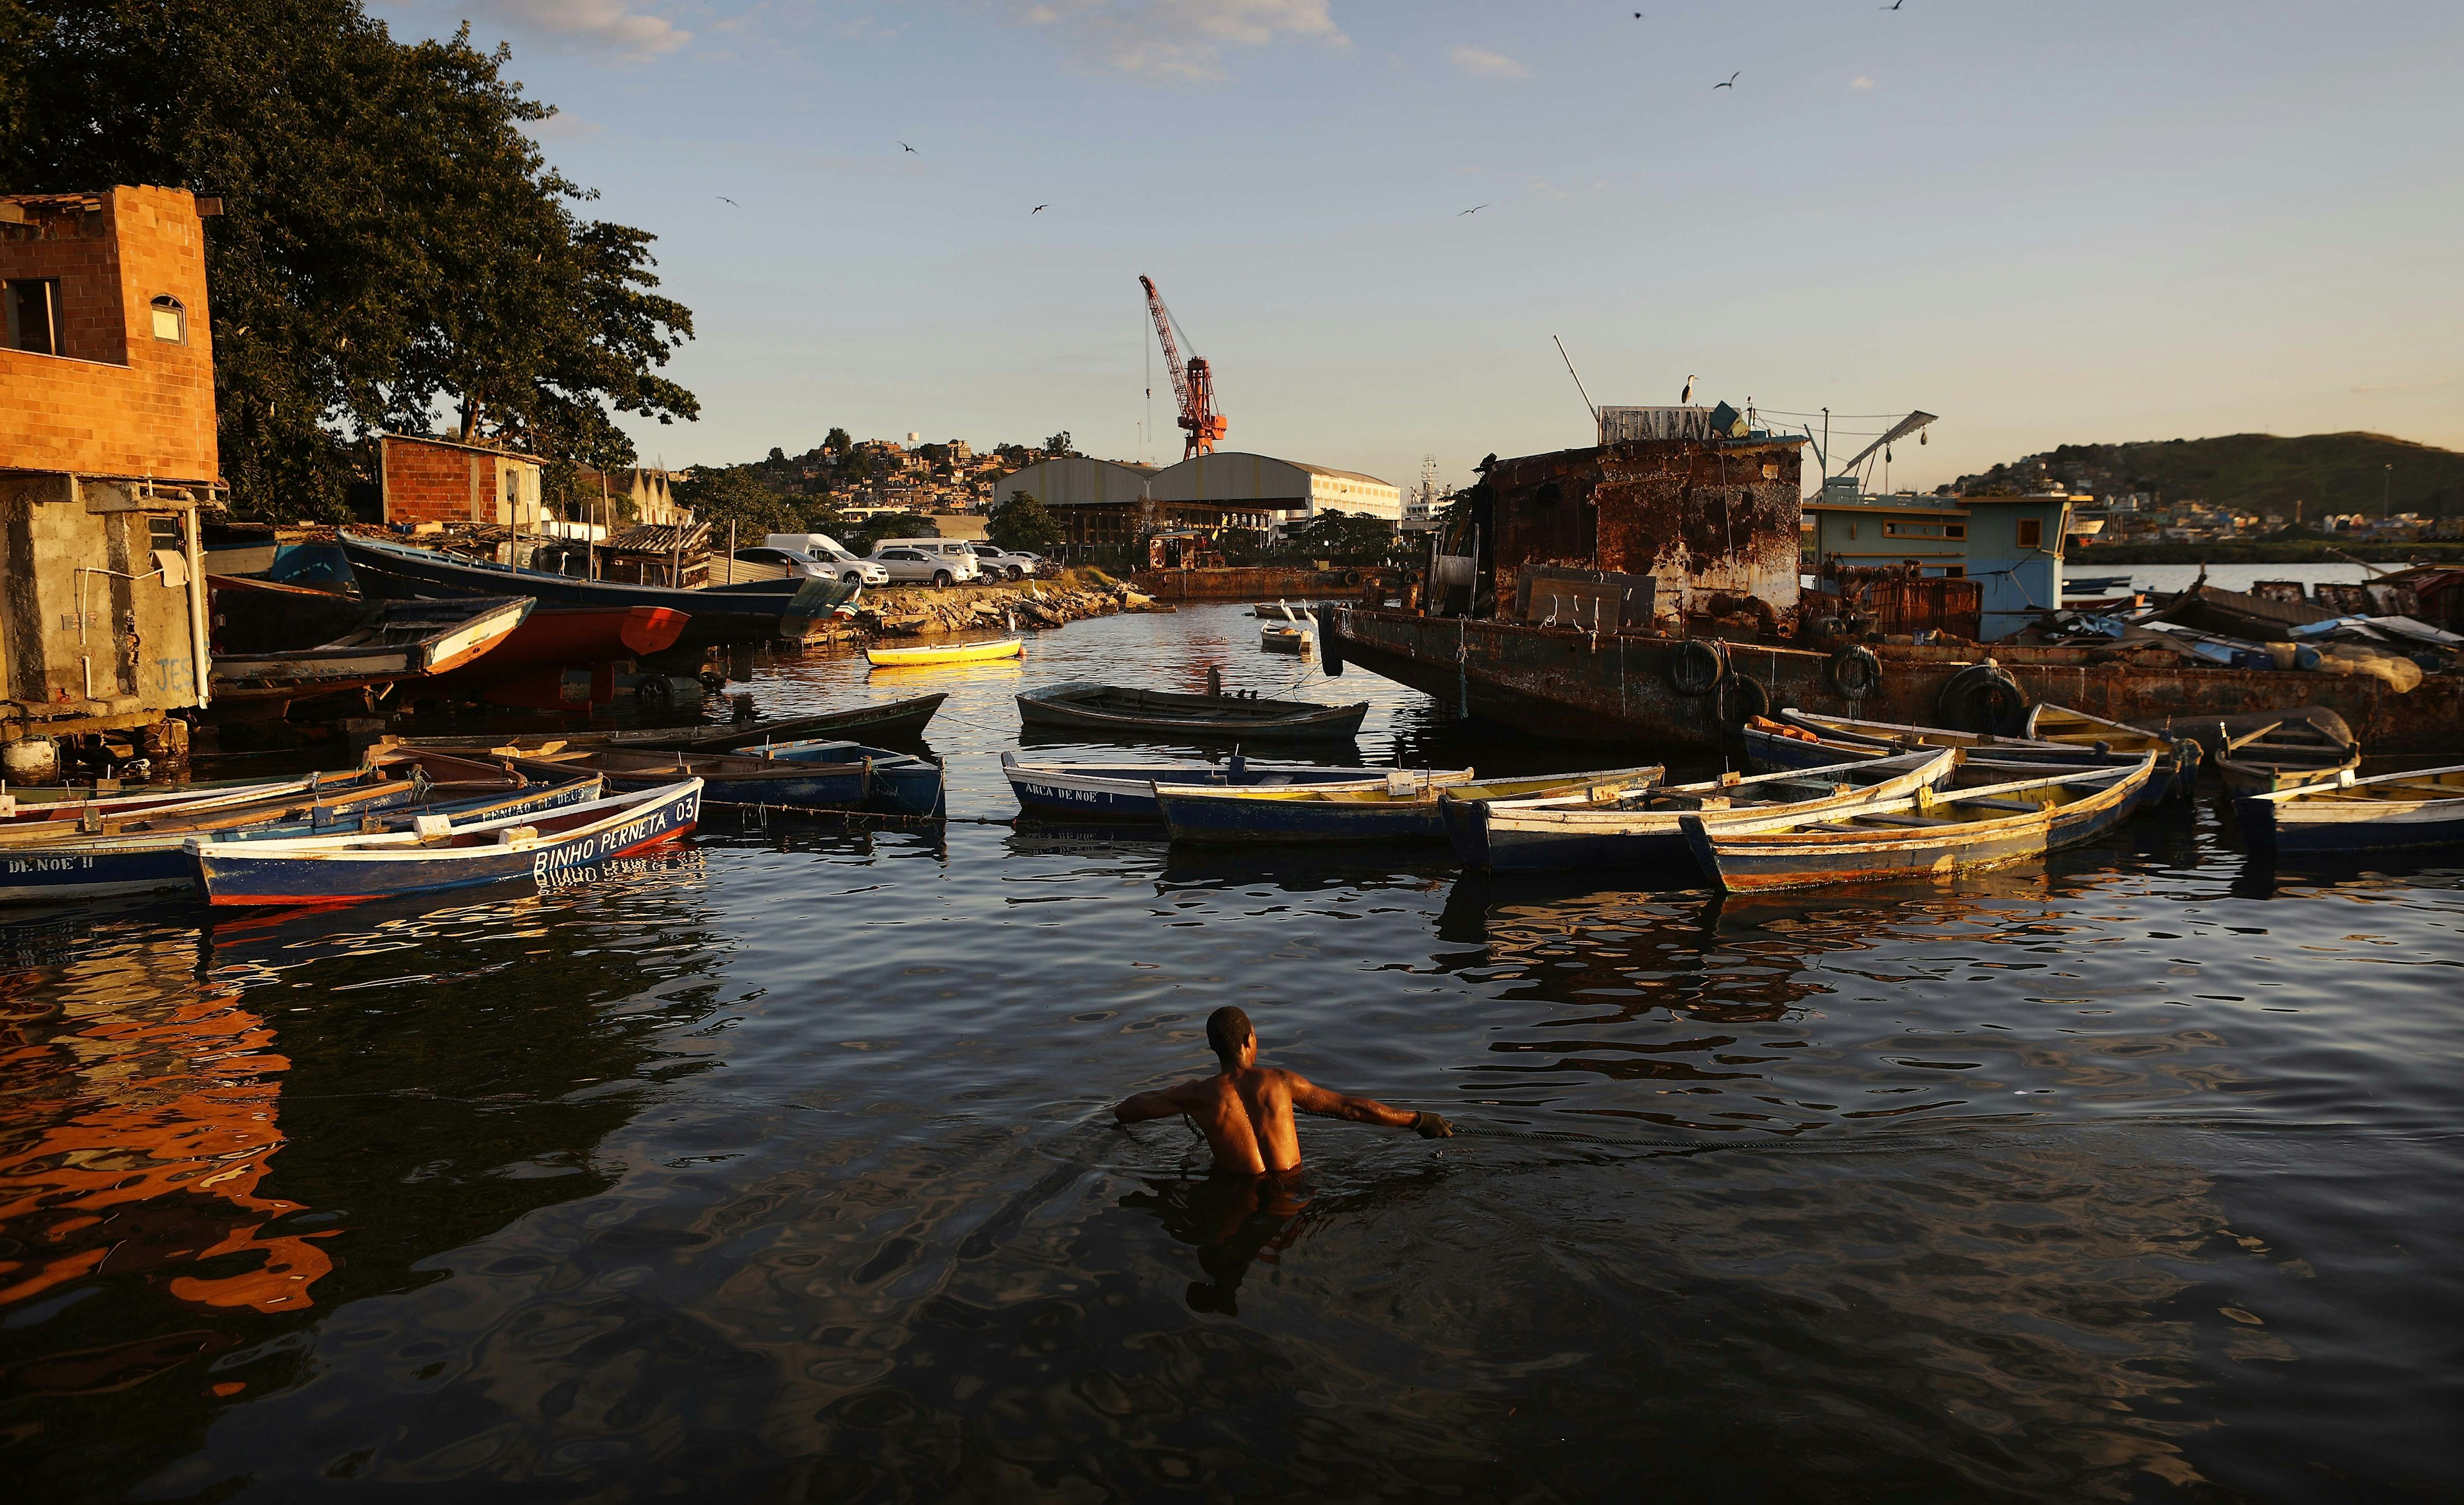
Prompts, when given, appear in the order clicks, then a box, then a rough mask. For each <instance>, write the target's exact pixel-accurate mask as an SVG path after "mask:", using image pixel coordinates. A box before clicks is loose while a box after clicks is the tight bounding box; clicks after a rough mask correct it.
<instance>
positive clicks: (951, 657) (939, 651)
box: [864, 637, 1026, 669]
mask: <svg viewBox="0 0 2464 1505" xmlns="http://www.w3.org/2000/svg"><path fill="white" fill-rule="evenodd" d="M1025 651H1026V639H1024V638H1023V637H1004V638H998V639H995V640H994V641H991V642H984V643H929V644H925V645H924V646H922V647H918V648H868V649H866V650H865V651H864V656H865V661H866V662H868V663H869V664H871V665H872V667H873V668H875V669H922V668H927V667H929V666H931V665H934V664H981V663H990V662H991V661H993V660H994V659H997V658H1016V657H1018V656H1019V655H1020V654H1021V653H1024V652H1025Z"/></svg>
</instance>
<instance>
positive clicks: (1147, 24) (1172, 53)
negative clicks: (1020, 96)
mask: <svg viewBox="0 0 2464 1505" xmlns="http://www.w3.org/2000/svg"><path fill="white" fill-rule="evenodd" d="M1331 3H1332V0H1036V3H1033V4H1028V5H1023V6H1021V7H1020V8H1019V11H1018V14H1019V18H1020V19H1021V20H1023V21H1024V22H1025V23H1026V24H1028V25H1029V26H1040V27H1048V28H1050V29H1051V30H1052V31H1053V32H1054V33H1056V34H1058V35H1060V36H1061V37H1063V38H1064V39H1065V42H1066V44H1067V47H1068V49H1069V51H1070V52H1071V54H1072V55H1074V56H1076V57H1077V59H1078V60H1079V61H1080V62H1081V63H1083V64H1087V65H1090V66H1093V67H1098V68H1103V69H1107V70H1110V71H1111V72H1113V73H1121V74H1127V75H1130V76H1131V77H1139V78H1146V79H1150V80H1153V81H1155V82H1161V83H1206V82H1212V81H1213V80H1215V79H1218V78H1221V77H1224V72H1225V70H1224V64H1223V59H1224V55H1225V54H1226V53H1227V52H1229V51H1230V50H1232V49H1234V48H1240V47H1266V46H1271V45H1272V44H1274V43H1276V42H1279V41H1284V40H1287V39H1291V40H1301V41H1310V42H1316V43H1318V44H1320V45H1322V46H1326V47H1349V46H1351V45H1352V38H1351V37H1349V36H1346V35H1345V34H1344V33H1343V29H1342V28H1340V27H1338V26H1336V25H1335V24H1334V17H1333V15H1332V14H1331V12H1330V11H1329V6H1330V5H1331Z"/></svg>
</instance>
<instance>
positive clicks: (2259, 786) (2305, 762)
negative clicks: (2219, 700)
mask: <svg viewBox="0 0 2464 1505" xmlns="http://www.w3.org/2000/svg"><path fill="white" fill-rule="evenodd" d="M2361 765H2362V750H2361V748H2359V747H2357V746H2355V745H2353V744H2352V743H2350V742H2340V741H2336V740H2335V739H2334V738H2333V737H2331V736H2329V735H2328V734H2327V733H2326V732H2324V731H2322V730H2321V729H2320V728H2319V727H2317V726H2314V725H2312V724H2311V723H2310V722H2308V721H2272V722H2270V723H2268V724H2267V725H2265V726H2261V727H2259V728H2258V729H2257V730H2255V731H2250V732H2244V733H2243V734H2242V735H2240V736H2238V737H2233V738H2228V739H2227V740H2226V741H2225V743H2224V745H2223V746H2221V747H2218V748H2217V749H2216V774H2217V776H2218V777H2220V778H2222V779H2223V780H2224V782H2225V788H2226V790H2227V791H2228V792H2230V793H2232V794H2234V795H2236V796H2242V795H2252V794H2273V793H2276V792H2277V791H2278V790H2281V789H2298V788H2300V787H2301V786H2304V785H2310V784H2317V783H2319V782H2321V780H2327V781H2333V780H2335V779H2337V778H2339V777H2341V776H2343V775H2344V774H2348V773H2351V772H2353V771H2355V770H2356V769H2358V768H2360V767H2361Z"/></svg>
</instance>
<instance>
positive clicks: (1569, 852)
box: [1439, 748, 1959, 876]
mask: <svg viewBox="0 0 2464 1505" xmlns="http://www.w3.org/2000/svg"><path fill="white" fill-rule="evenodd" d="M1958 767H1959V755H1958V754H1957V753H1956V752H1953V751H1952V750H1950V749H1948V748H1944V749H1941V750H1939V751H1935V752H1930V753H1925V752H1918V753H1897V754H1892V755H1890V756H1888V757H1884V758H1875V759H1865V758H1858V759H1850V760H1848V761H1846V762H1844V763H1836V764H1823V765H1821V766H1818V767H1815V768H1810V769H1805V770H1795V769H1786V770H1776V771H1771V772H1766V773H1760V774H1754V775H1751V776H1749V777H1746V778H1742V779H1734V780H1732V781H1730V782H1723V781H1722V780H1718V779H1709V780H1705V781H1702V782H1700V783H1696V784H1681V785H1671V786H1667V787H1665V788H1661V789H1659V790H1656V791H1653V793H1654V795H1655V796H1656V797H1658V798H1661V799H1665V798H1667V797H1668V796H1671V795H1682V796H1688V797H1698V798H1703V799H1727V800H1730V801H1735V800H1738V799H1741V798H1749V797H1751V796H1752V795H1754V794H1756V793H1757V792H1760V791H1761V790H1764V789H1769V788H1771V787H1772V786H1788V785H1821V784H1834V785H1836V784H1847V785H1851V786H1854V787H1852V788H1850V789H1849V790H1848V792H1846V793H1844V794H1843V793H1834V792H1825V793H1823V794H1820V795H1817V796H1814V797H1810V798H1805V799H1799V800H1787V801H1774V802H1773V803H1771V804H1769V805H1749V806H1746V807H1744V808H1734V809H1732V810H1731V811H1729V812H1726V813H1719V812H1710V813H1706V812H1701V811H1697V812H1695V813H1705V818H1706V820H1708V821H1709V822H1710V823H1711V824H1714V825H1716V824H1718V823H1719V822H1720V821H1722V820H1737V821H1747V820H1768V819H1771V818H1775V817H1778V816H1781V815H1786V814H1789V813H1791V812H1793V811H1802V812H1810V811H1814V810H1822V809H1832V810H1837V809H1840V808H1846V807H1849V806H1853V805H1857V804H1861V803H1864V802H1867V801H1872V800H1890V799H1901V798H1904V797H1906V796H1907V795H1908V794H1909V793H1910V792H1912V791H1913V790H1914V789H1915V788H1916V787H1917V786H1920V785H1926V786H1933V785H1939V784H1941V783H1942V782H1944V781H1946V780H1947V779H1948V778H1950V777H1951V775H1952V774H1954V773H1955V772H1956V771H1957V770H1958ZM1439 803H1440V806H1441V808H1442V809H1443V812H1444V816H1445V822H1446V837H1447V839H1448V840H1449V841H1450V842H1452V843H1453V845H1454V850H1455V855H1456V856H1457V857H1459V858H1461V859H1462V861H1463V865H1464V866H1465V867H1469V868H1478V869H1481V870H1483V871H1485V872H1489V873H1540V872H1548V871H1552V870H1558V869H1565V868H1576V867H1648V868H1683V869H1685V870H1687V871H1689V872H1691V871H1699V870H1698V869H1697V865H1696V862H1695V857H1694V851H1693V848H1692V846H1691V845H1690V844H1689V843H1688V841H1687V840H1686V836H1685V831H1684V830H1683V827H1682V826H1680V825H1679V823H1678V817H1679V816H1680V815H1681V814H1683V813H1686V812H1683V811H1680V810H1673V809H1658V810H1655V809H1623V808H1618V807H1617V806H1614V805H1612V806H1600V807H1591V806H1578V805H1575V804H1573V803H1572V802H1566V801H1555V800H1511V801H1504V800H1464V799H1456V798H1452V797H1448V798H1445V799H1442V800H1441V801H1440V802H1439ZM1501 828H1502V830H1501ZM1705 875H1706V876H1707V875H1708V874H1705Z"/></svg>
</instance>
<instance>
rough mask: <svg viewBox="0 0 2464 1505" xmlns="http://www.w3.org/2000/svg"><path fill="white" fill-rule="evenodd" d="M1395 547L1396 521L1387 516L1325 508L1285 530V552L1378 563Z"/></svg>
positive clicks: (1340, 560) (1343, 560) (1317, 557)
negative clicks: (1314, 515) (1354, 513)
mask: <svg viewBox="0 0 2464 1505" xmlns="http://www.w3.org/2000/svg"><path fill="white" fill-rule="evenodd" d="M1394 547H1395V524H1393V523H1391V522H1389V521H1387V520H1384V519H1383V518H1371V517H1353V516H1352V515H1350V514H1348V513H1343V512H1321V513H1319V514H1318V515H1317V516H1316V517H1314V518H1311V519H1309V520H1308V521H1307V522H1305V523H1302V524H1301V525H1300V526H1298V527H1296V528H1287V529H1286V530H1285V533H1284V549H1285V552H1287V553H1288V554H1290V555H1292V556H1294V557H1295V558H1300V559H1323V560H1331V561H1332V562H1333V563H1335V564H1378V563H1380V562H1382V561H1383V560H1384V559H1385V558H1386V556H1387V554H1388V553H1389V552H1390V551H1391V550H1393V549H1394Z"/></svg>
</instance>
